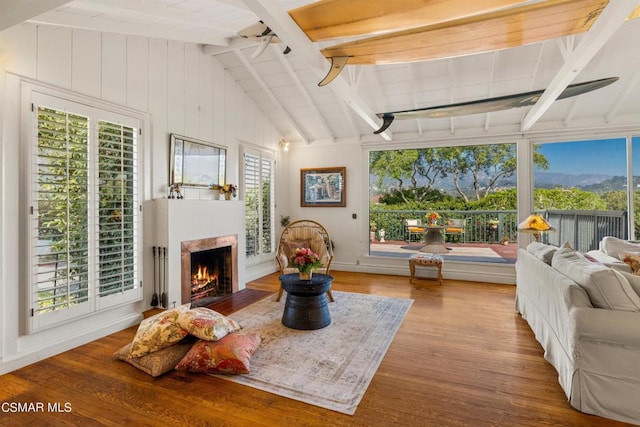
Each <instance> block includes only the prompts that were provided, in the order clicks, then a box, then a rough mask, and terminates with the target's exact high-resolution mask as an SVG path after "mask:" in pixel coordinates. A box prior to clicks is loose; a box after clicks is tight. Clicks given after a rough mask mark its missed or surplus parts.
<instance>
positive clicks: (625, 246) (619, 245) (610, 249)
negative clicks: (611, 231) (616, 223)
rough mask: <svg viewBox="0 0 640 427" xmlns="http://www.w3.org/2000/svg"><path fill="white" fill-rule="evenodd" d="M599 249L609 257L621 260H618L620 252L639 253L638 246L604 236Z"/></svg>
mask: <svg viewBox="0 0 640 427" xmlns="http://www.w3.org/2000/svg"><path fill="white" fill-rule="evenodd" d="M600 249H601V250H602V252H604V253H605V254H607V255H609V256H612V257H615V258H618V259H622V258H620V252H623V251H624V252H640V244H638V243H632V242H629V241H627V240H622V239H618V238H617V237H612V236H606V237H604V238H603V239H602V241H601V242H600Z"/></svg>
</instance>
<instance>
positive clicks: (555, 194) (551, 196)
mask: <svg viewBox="0 0 640 427" xmlns="http://www.w3.org/2000/svg"><path fill="white" fill-rule="evenodd" d="M606 207H607V206H606V203H605V201H604V200H603V199H602V198H600V196H598V195H597V194H595V193H590V192H588V191H583V190H578V189H576V188H566V189H562V188H554V189H546V188H539V189H536V190H535V192H534V208H535V209H536V210H572V209H576V210H604V209H606Z"/></svg>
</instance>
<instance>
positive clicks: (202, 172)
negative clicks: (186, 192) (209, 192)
mask: <svg viewBox="0 0 640 427" xmlns="http://www.w3.org/2000/svg"><path fill="white" fill-rule="evenodd" d="M170 163H171V164H170V171H169V184H170V185H174V184H177V185H180V186H185V187H211V186H212V185H214V186H215V185H219V186H222V185H224V184H225V176H226V172H227V147H224V146H221V145H215V144H212V143H210V142H205V141H199V140H197V139H193V138H188V137H186V136H182V135H176V134H175V133H172V134H171V153H170Z"/></svg>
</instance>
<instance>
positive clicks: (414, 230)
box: [409, 227, 423, 233]
mask: <svg viewBox="0 0 640 427" xmlns="http://www.w3.org/2000/svg"><path fill="white" fill-rule="evenodd" d="M422 231H423V230H422V228H420V227H409V232H410V233H422Z"/></svg>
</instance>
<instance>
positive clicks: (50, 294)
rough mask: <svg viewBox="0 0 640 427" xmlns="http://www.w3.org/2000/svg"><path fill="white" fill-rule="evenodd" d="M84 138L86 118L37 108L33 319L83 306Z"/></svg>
mask: <svg viewBox="0 0 640 427" xmlns="http://www.w3.org/2000/svg"><path fill="white" fill-rule="evenodd" d="M88 138H89V119H88V117H85V116H82V115H78V114H72V113H69V112H66V111H62V110H58V109H54V108H47V107H38V110H37V139H36V148H35V150H34V156H33V166H34V167H35V169H36V171H37V172H36V174H35V176H34V178H35V182H33V185H32V188H33V195H32V199H33V200H34V202H35V203H34V205H33V206H32V209H33V215H32V218H33V221H32V222H31V224H32V229H33V230H32V233H31V236H35V238H34V239H33V240H34V241H33V246H32V247H33V250H32V254H33V255H32V256H33V262H32V274H33V280H32V283H33V284H34V286H33V287H32V289H33V292H34V295H33V298H32V300H33V301H34V302H35V303H34V306H33V309H34V311H35V314H42V313H48V312H49V313H50V312H59V311H63V310H68V309H71V308H75V309H76V310H74V311H78V308H79V307H80V306H81V305H83V304H84V305H85V306H86V305H87V304H86V303H87V301H88V295H89V219H88V209H89V144H88ZM85 309H86V307H85ZM83 311H84V310H83Z"/></svg>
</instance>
